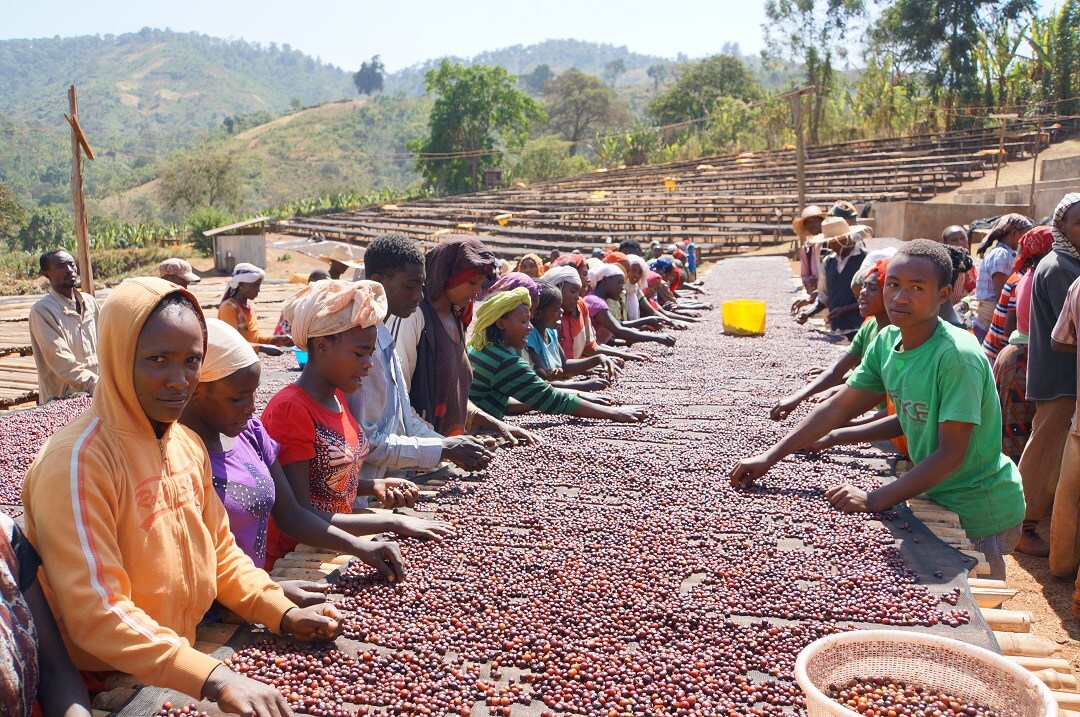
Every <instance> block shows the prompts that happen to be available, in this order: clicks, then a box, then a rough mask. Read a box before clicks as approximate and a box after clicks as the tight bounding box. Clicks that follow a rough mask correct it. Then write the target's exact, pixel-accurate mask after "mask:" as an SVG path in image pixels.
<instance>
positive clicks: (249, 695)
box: [202, 611, 292, 717]
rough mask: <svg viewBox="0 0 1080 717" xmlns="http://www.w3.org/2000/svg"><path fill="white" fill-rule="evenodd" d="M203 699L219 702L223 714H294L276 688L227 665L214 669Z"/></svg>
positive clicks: (253, 716) (278, 716) (250, 716)
mask: <svg viewBox="0 0 1080 717" xmlns="http://www.w3.org/2000/svg"><path fill="white" fill-rule="evenodd" d="M290 612H291V611H290ZM202 697H203V698H204V699H208V700H210V701H211V702H216V703H217V706H218V709H220V710H221V711H222V712H227V713H229V714H236V715H243V716H244V717H290V715H291V714H292V712H290V711H289V703H288V702H287V701H286V700H285V698H284V697H283V696H282V694H281V693H280V692H278V691H277V690H276V689H275V688H273V687H271V686H270V685H264V684H263V683H261V682H256V681H255V680H253V679H251V678H250V677H244V676H243V675H241V674H239V673H236V672H233V671H232V670H230V669H229V668H228V666H227V665H224V664H221V665H218V666H217V667H215V668H214V670H213V671H212V672H211V673H210V676H209V677H207V678H206V682H204V683H203V688H202Z"/></svg>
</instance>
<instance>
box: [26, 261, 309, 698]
mask: <svg viewBox="0 0 1080 717" xmlns="http://www.w3.org/2000/svg"><path fill="white" fill-rule="evenodd" d="M174 291H184V290H183V289H181V288H180V287H178V286H176V285H175V284H171V283H169V282H166V281H164V280H161V279H129V280H127V281H125V282H123V283H122V284H121V285H120V286H119V287H117V288H116V289H114V290H113V292H112V294H111V295H110V296H109V298H108V300H107V301H106V302H105V304H104V306H103V308H102V311H101V316H100V319H99V328H100V342H99V344H98V346H99V349H98V351H99V358H100V365H101V377H100V380H99V382H98V385H97V389H96V391H95V393H94V402H93V404H92V405H91V407H90V409H89V410H88V411H87V412H86V413H84V414H83V415H81V416H80V417H79V418H77V419H75V420H74V421H73V422H72V423H70V424H68V425H67V426H65V427H64V428H62V429H61V430H60V431H58V432H57V433H56V434H55V435H54V436H53V437H52V438H50V439H49V441H48V443H46V444H45V446H44V447H43V448H42V449H41V452H40V453H39V454H38V456H37V458H36V459H35V460H34V462H33V464H32V465H31V466H30V470H29V472H28V474H27V476H26V482H25V484H24V486H23V491H22V499H23V504H24V506H25V508H26V534H27V537H28V538H29V539H30V542H31V543H32V544H33V545H35V546H36V547H37V549H38V552H39V553H40V554H41V559H42V567H43V578H44V579H43V580H42V584H43V586H44V588H45V591H46V595H47V596H48V599H49V603H50V605H51V606H52V608H53V612H54V613H55V614H56V617H57V622H58V623H59V625H60V630H61V634H62V635H63V637H64V643H65V645H66V646H67V649H68V652H69V653H70V654H71V657H72V659H73V660H74V662H75V666H76V667H78V668H79V669H83V670H119V671H121V672H127V673H130V674H132V675H134V676H135V677H136V678H138V679H139V680H140V681H141V682H145V683H148V684H152V685H158V686H161V687H167V688H171V689H175V690H179V691H180V692H184V693H186V694H188V695H191V696H193V697H200V696H201V692H202V688H203V683H204V682H206V678H207V677H208V676H209V675H210V672H211V671H213V670H214V668H215V667H217V666H218V664H219V661H218V660H216V659H214V658H212V657H210V656H208V655H204V654H202V653H201V652H199V651H197V650H195V649H193V648H192V646H191V645H192V644H193V643H194V642H195V626H196V624H198V622H199V620H201V619H202V617H203V615H204V614H205V613H206V611H207V609H208V608H209V607H210V604H211V603H212V602H213V601H214V600H215V599H217V600H219V601H221V603H222V604H224V605H225V606H226V607H228V608H229V609H231V610H233V611H234V612H236V613H237V614H239V615H241V616H243V617H245V618H247V619H250V620H252V621H255V622H260V623H262V624H264V625H266V626H267V627H269V628H271V629H272V630H275V631H277V630H279V629H280V625H281V618H282V616H283V615H284V614H285V611H286V610H288V609H289V608H292V607H295V605H293V604H292V603H291V602H289V600H288V599H287V598H286V597H285V596H284V594H283V593H282V592H281V588H279V587H278V586H277V585H276V584H275V583H274V582H272V581H271V580H270V578H269V576H268V575H267V574H266V573H265V572H263V571H262V570H260V569H258V568H256V567H255V566H254V565H253V564H252V562H251V559H250V558H248V557H247V556H246V555H244V553H243V552H242V551H241V550H240V549H239V548H238V547H237V546H236V542H235V541H234V540H233V536H232V533H231V532H230V531H229V523H228V518H227V517H226V514H225V507H224V506H223V505H222V503H221V500H220V499H219V498H218V496H217V494H216V493H215V492H214V488H213V485H212V483H211V475H210V459H209V458H208V456H207V454H206V449H205V448H204V447H203V444H202V442H201V441H200V440H199V438H198V437H197V436H196V435H195V434H194V433H192V432H191V431H190V430H188V429H187V428H185V427H184V426H182V425H180V424H179V423H175V424H172V425H170V426H169V427H168V429H166V431H165V434H164V436H163V437H162V438H160V439H158V438H157V436H156V435H155V434H154V429H153V428H152V427H151V425H150V421H149V419H147V417H146V415H145V414H144V413H143V410H142V408H141V407H140V406H139V400H138V397H137V396H136V395H135V385H134V380H133V370H132V367H133V366H134V358H135V345H136V342H137V341H138V338H139V333H140V331H141V330H142V326H143V323H144V322H145V321H146V318H147V316H148V315H149V314H150V312H151V310H152V309H153V308H154V307H155V306H156V305H157V304H158V302H159V301H161V299H162V297H164V296H165V295H166V294H168V293H170V292H174ZM185 293H186V292H185ZM188 295H189V296H191V295H190V294H188ZM192 303H194V304H195V306H198V305H199V304H198V301H197V300H195V299H194V297H192Z"/></svg>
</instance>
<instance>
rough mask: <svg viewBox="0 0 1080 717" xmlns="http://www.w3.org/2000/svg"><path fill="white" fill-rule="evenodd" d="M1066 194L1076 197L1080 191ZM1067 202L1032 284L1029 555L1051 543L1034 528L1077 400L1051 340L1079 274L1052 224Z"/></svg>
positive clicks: (1057, 470) (1077, 258) (1065, 360)
mask: <svg viewBox="0 0 1080 717" xmlns="http://www.w3.org/2000/svg"><path fill="white" fill-rule="evenodd" d="M1068 196H1072V197H1077V200H1076V201H1080V195H1068ZM1066 199H1068V197H1066ZM1062 204H1065V202H1064V200H1063V202H1062ZM1070 206H1071V204H1068V205H1066V206H1064V208H1062V205H1061V204H1059V205H1058V210H1057V211H1055V212H1054V224H1055V227H1054V250H1053V251H1051V252H1050V253H1049V254H1047V255H1046V256H1044V257H1043V258H1042V261H1040V262H1039V265H1038V266H1037V267H1036V268H1035V274H1034V276H1033V277H1032V284H1031V314H1030V316H1031V319H1030V333H1029V340H1028V364H1027V399H1028V400H1029V401H1031V402H1033V403H1034V404H1035V418H1034V420H1033V421H1032V424H1031V436H1030V437H1029V438H1028V442H1027V445H1026V446H1025V447H1024V453H1023V455H1022V456H1021V457H1020V466H1019V468H1020V476H1021V478H1023V480H1024V499H1025V500H1026V501H1027V514H1026V515H1025V516H1024V532H1023V534H1022V535H1021V537H1020V542H1019V543H1017V546H1016V549H1017V550H1019V551H1020V552H1022V553H1027V554H1028V555H1039V556H1047V555H1049V554H1050V546H1049V545H1048V544H1047V543H1046V541H1045V540H1043V539H1042V538H1041V537H1039V535H1038V533H1036V532H1035V526H1036V525H1037V524H1038V522H1039V521H1040V520H1042V519H1043V518H1045V517H1046V514H1047V513H1048V512H1049V510H1050V505H1051V504H1052V503H1053V501H1054V493H1055V491H1056V489H1057V484H1058V477H1059V475H1060V474H1061V457H1062V454H1063V453H1064V450H1065V439H1066V438H1067V437H1068V435H1069V424H1070V422H1071V421H1072V415H1073V408H1074V407H1075V401H1076V359H1075V357H1073V356H1072V355H1070V354H1067V353H1062V352H1060V351H1054V350H1053V348H1052V347H1051V343H1050V333H1051V332H1052V331H1053V330H1054V324H1055V323H1057V319H1058V315H1059V314H1060V313H1061V308H1062V307H1063V306H1064V305H1065V296H1066V294H1068V292H1069V286H1071V285H1072V283H1073V281H1075V280H1076V278H1077V277H1078V276H1080V255H1078V254H1077V249H1076V247H1074V246H1072V244H1071V243H1069V242H1068V240H1067V239H1066V238H1065V237H1064V235H1063V234H1062V233H1061V231H1060V230H1059V229H1058V228H1057V225H1058V224H1059V222H1060V221H1061V219H1062V215H1064V213H1065V211H1066V210H1068V209H1069V207H1070ZM1061 577H1064V576H1061Z"/></svg>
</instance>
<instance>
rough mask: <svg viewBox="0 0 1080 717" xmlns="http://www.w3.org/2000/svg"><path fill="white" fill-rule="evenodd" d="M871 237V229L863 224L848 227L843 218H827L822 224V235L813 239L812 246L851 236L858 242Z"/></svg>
mask: <svg viewBox="0 0 1080 717" xmlns="http://www.w3.org/2000/svg"><path fill="white" fill-rule="evenodd" d="M870 235H871V231H870V227H868V226H864V225H862V224H852V225H850V226H849V225H848V223H847V220H846V219H844V218H843V217H826V218H825V219H824V220H823V221H822V222H821V233H820V234H817V235H815V236H813V237H811V238H810V239H809V240H808V241H809V242H810V243H811V244H825V243H827V242H830V241H833V240H834V239H843V238H844V237H847V236H850V237H852V238H853V239H854V240H856V241H858V240H861V239H865V238H867V237H869V236H870Z"/></svg>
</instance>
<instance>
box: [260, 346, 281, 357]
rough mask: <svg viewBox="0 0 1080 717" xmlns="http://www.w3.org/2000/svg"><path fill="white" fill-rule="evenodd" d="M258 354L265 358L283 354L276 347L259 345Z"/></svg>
mask: <svg viewBox="0 0 1080 717" xmlns="http://www.w3.org/2000/svg"><path fill="white" fill-rule="evenodd" d="M259 353H261V354H265V355H267V356H280V355H281V354H283V353H285V352H284V351H282V350H281V349H279V348H278V347H277V346H271V345H270V344H259Z"/></svg>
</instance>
